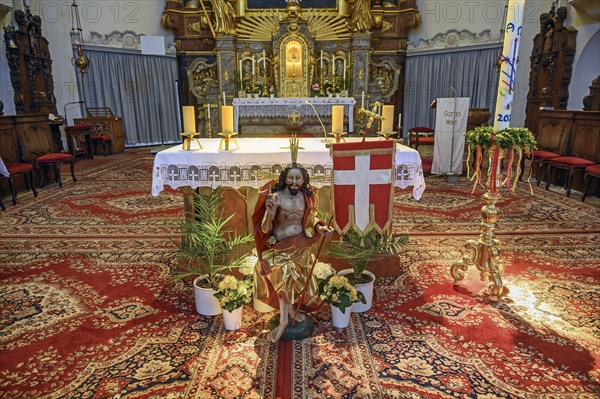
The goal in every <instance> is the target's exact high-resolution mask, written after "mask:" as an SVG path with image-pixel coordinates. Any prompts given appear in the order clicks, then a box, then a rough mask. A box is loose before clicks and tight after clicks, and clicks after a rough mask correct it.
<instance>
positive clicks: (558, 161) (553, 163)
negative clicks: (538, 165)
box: [546, 157, 594, 197]
mask: <svg viewBox="0 0 600 399" xmlns="http://www.w3.org/2000/svg"><path fill="white" fill-rule="evenodd" d="M592 165H594V162H592V161H589V160H587V159H584V158H578V157H557V158H552V159H551V160H550V161H548V172H547V173H546V175H547V176H548V179H547V181H546V190H548V189H549V188H550V183H551V182H552V177H553V176H552V171H553V169H559V170H560V169H562V170H566V171H567V178H566V179H565V189H566V190H567V197H568V196H570V195H571V185H572V184H573V176H574V175H575V173H576V172H578V171H581V172H583V171H585V170H586V168H587V167H588V166H592Z"/></svg>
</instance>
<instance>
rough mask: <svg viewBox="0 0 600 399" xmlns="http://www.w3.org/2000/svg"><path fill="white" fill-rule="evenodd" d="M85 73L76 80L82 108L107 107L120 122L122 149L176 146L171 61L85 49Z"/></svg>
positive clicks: (174, 72)
mask: <svg viewBox="0 0 600 399" xmlns="http://www.w3.org/2000/svg"><path fill="white" fill-rule="evenodd" d="M85 53H86V56H87V57H88V58H89V60H90V67H89V68H88V71H87V73H86V74H85V76H84V77H83V89H82V78H81V76H80V75H79V74H77V75H78V80H79V94H80V98H85V102H86V106H88V107H109V108H110V109H111V110H112V112H113V113H114V114H115V116H121V117H122V118H123V128H124V129H125V145H127V146H141V145H156V144H163V143H174V142H180V141H181V137H180V136H179V130H180V129H179V127H178V126H179V114H178V113H179V107H178V98H177V96H178V94H177V82H176V81H177V79H178V77H177V59H176V58H175V57H168V56H155V55H141V54H130V53H122V52H115V51H114V50H112V51H109V50H104V51H103V50H98V49H90V48H87V49H86V51H85Z"/></svg>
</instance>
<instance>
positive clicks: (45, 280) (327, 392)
mask: <svg viewBox="0 0 600 399" xmlns="http://www.w3.org/2000/svg"><path fill="white" fill-rule="evenodd" d="M151 170H152V158H151V157H149V156H147V152H138V153H134V154H132V153H127V154H124V155H115V156H111V157H107V158H102V157H100V158H97V159H94V160H93V161H82V162H79V163H78V164H77V176H78V178H79V179H80V180H79V181H78V182H77V183H76V184H73V183H72V182H70V181H67V182H66V183H65V185H64V187H63V188H62V189H59V188H58V187H46V188H44V189H42V190H41V191H40V195H39V197H38V198H37V199H34V198H33V197H32V196H31V195H30V193H19V204H17V205H16V206H11V205H8V207H7V210H6V211H4V212H0V226H1V227H2V228H1V230H0V303H1V307H0V309H2V310H1V312H2V319H1V320H2V324H0V351H1V356H0V398H11V399H12V398H116V397H120V398H275V397H282V398H285V397H291V398H486V399H491V398H505V397H509V398H513V397H514V398H596V397H600V384H599V381H600V356H599V354H600V319H599V317H598V314H600V309H599V307H600V242H599V241H600V230H599V228H598V226H600V209H599V208H598V207H594V206H591V205H589V204H587V203H585V204H584V203H581V202H580V201H578V200H576V199H567V198H566V197H565V196H564V195H560V194H556V193H552V192H545V191H543V190H540V189H537V188H536V189H535V191H534V195H533V196H531V195H529V194H528V186H527V185H526V184H524V183H523V184H521V185H520V187H519V189H518V192H517V194H505V195H504V197H505V198H504V199H503V201H502V202H501V203H499V208H500V210H501V212H502V213H501V215H500V220H499V224H498V229H497V232H498V238H499V239H500V240H501V241H502V259H503V260H504V261H505V263H506V270H505V275H504V281H505V284H506V286H508V287H509V288H510V290H511V292H510V294H509V296H508V298H507V300H505V301H503V302H501V303H497V304H494V303H488V302H487V301H486V299H485V297H483V296H482V292H483V290H484V288H485V285H486V283H484V282H481V281H480V278H479V275H478V274H477V273H476V271H475V270H474V269H471V270H470V271H469V273H468V275H467V277H466V278H465V280H464V281H463V282H461V283H460V285H459V286H458V287H456V288H454V287H453V286H452V281H451V278H450V275H449V266H450V264H451V263H452V262H453V261H454V260H456V259H458V258H460V257H462V255H463V254H464V253H465V252H464V249H463V244H464V242H465V240H466V239H468V238H476V237H477V236H478V235H479V222H480V215H479V209H480V208H481V202H480V195H481V193H480V192H478V193H476V194H475V195H470V194H469V192H470V184H469V182H467V181H464V180H465V179H464V178H460V179H459V184H458V185H456V186H448V185H447V184H446V183H445V180H443V179H441V178H433V177H432V178H429V179H428V180H427V184H428V188H427V190H426V192H425V194H424V195H423V198H422V199H421V201H419V202H417V201H414V200H412V199H410V198H409V193H407V192H406V191H398V192H397V196H396V204H395V207H394V217H395V228H396V230H398V231H402V232H406V233H408V234H409V235H410V241H409V245H408V247H407V248H405V250H404V251H403V252H402V253H401V256H400V270H401V273H400V276H399V277H397V278H379V279H378V280H377V281H376V291H375V304H374V308H373V309H372V310H370V311H369V312H367V313H365V314H361V315H353V316H352V321H351V326H350V327H349V328H348V329H345V330H338V329H335V328H333V327H332V325H331V322H330V315H329V310H328V309H324V310H323V311H322V312H320V313H319V314H317V315H315V318H316V321H317V323H316V326H315V328H316V330H315V334H314V335H313V336H312V337H311V338H310V339H307V340H304V341H299V342H293V343H291V342H290V343H286V344H284V343H280V344H279V345H274V344H271V343H269V342H268V341H266V340H265V326H266V324H267V321H268V319H269V318H270V317H271V315H269V314H266V315H265V314H258V313H256V312H254V311H253V310H252V308H251V307H250V306H246V307H245V309H244V322H243V328H242V329H241V330H239V331H236V332H226V331H225V330H224V329H223V323H222V318H221V317H220V316H216V317H212V318H211V317H202V316H198V315H197V314H196V313H195V312H194V304H193V296H192V291H191V287H190V285H189V283H187V282H186V283H181V282H174V281H173V280H172V279H171V278H170V269H169V264H170V262H169V260H168V259H167V256H166V255H167V254H168V252H169V251H170V250H171V249H172V248H173V245H174V244H173V242H172V241H171V240H177V239H178V238H179V236H178V234H177V220H178V219H179V218H180V217H181V216H182V211H181V195H180V193H179V192H176V191H172V190H166V191H165V192H163V193H162V194H161V195H160V196H158V197H152V196H150V194H149V192H150V183H151V182H150V177H151ZM66 175H67V176H68V173H67V174H66ZM278 364H279V365H280V367H278ZM281 365H285V366H286V367H287V368H283V367H281Z"/></svg>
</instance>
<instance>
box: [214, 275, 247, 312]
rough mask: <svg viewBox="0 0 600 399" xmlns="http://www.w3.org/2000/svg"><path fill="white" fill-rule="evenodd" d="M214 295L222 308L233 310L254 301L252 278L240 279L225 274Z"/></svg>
mask: <svg viewBox="0 0 600 399" xmlns="http://www.w3.org/2000/svg"><path fill="white" fill-rule="evenodd" d="M214 295H215V298H217V299H218V300H219V305H221V308H223V309H225V310H227V311H228V312H233V311H234V310H235V309H237V308H239V307H242V306H244V305H245V304H247V303H250V301H252V280H250V279H247V278H244V279H242V280H238V279H237V278H235V277H234V276H225V277H224V278H223V280H221V281H220V282H219V284H218V285H217V289H216V291H215V294H214Z"/></svg>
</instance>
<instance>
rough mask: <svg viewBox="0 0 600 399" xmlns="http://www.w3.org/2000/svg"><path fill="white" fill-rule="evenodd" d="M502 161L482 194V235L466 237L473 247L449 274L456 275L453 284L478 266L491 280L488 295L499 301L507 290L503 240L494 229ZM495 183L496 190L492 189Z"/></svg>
mask: <svg viewBox="0 0 600 399" xmlns="http://www.w3.org/2000/svg"><path fill="white" fill-rule="evenodd" d="M500 167H501V162H499V163H498V166H497V167H496V168H497V169H496V170H497V176H496V179H495V181H491V179H489V178H488V182H487V192H486V193H485V194H484V195H483V203H484V205H483V207H482V208H481V218H482V219H483V221H482V222H481V223H480V226H481V235H480V237H479V240H477V241H475V240H467V242H466V243H465V248H466V249H467V250H470V251H471V252H470V254H468V255H465V256H464V257H463V259H461V260H459V261H456V262H454V263H453V264H452V266H451V268H450V274H451V275H452V278H453V279H454V285H458V282H459V281H460V280H462V279H464V277H465V272H466V271H467V268H468V267H469V266H475V267H477V270H479V275H480V276H481V280H482V281H485V280H489V281H490V285H489V286H488V294H489V298H490V299H491V300H492V301H498V300H500V298H502V297H503V296H505V295H506V294H507V293H508V288H506V287H505V286H504V285H503V284H502V274H503V273H504V264H503V263H502V260H501V259H500V240H498V239H496V238H495V235H494V229H495V228H496V223H497V221H498V215H499V213H500V210H499V209H498V208H496V203H497V202H498V201H500V199H501V198H502V197H501V196H500V194H498V191H499V189H500V187H499V182H500V181H502V179H501V175H500ZM493 185H496V190H495V193H494V192H493V191H492V190H491V189H490V186H492V187H493Z"/></svg>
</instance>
